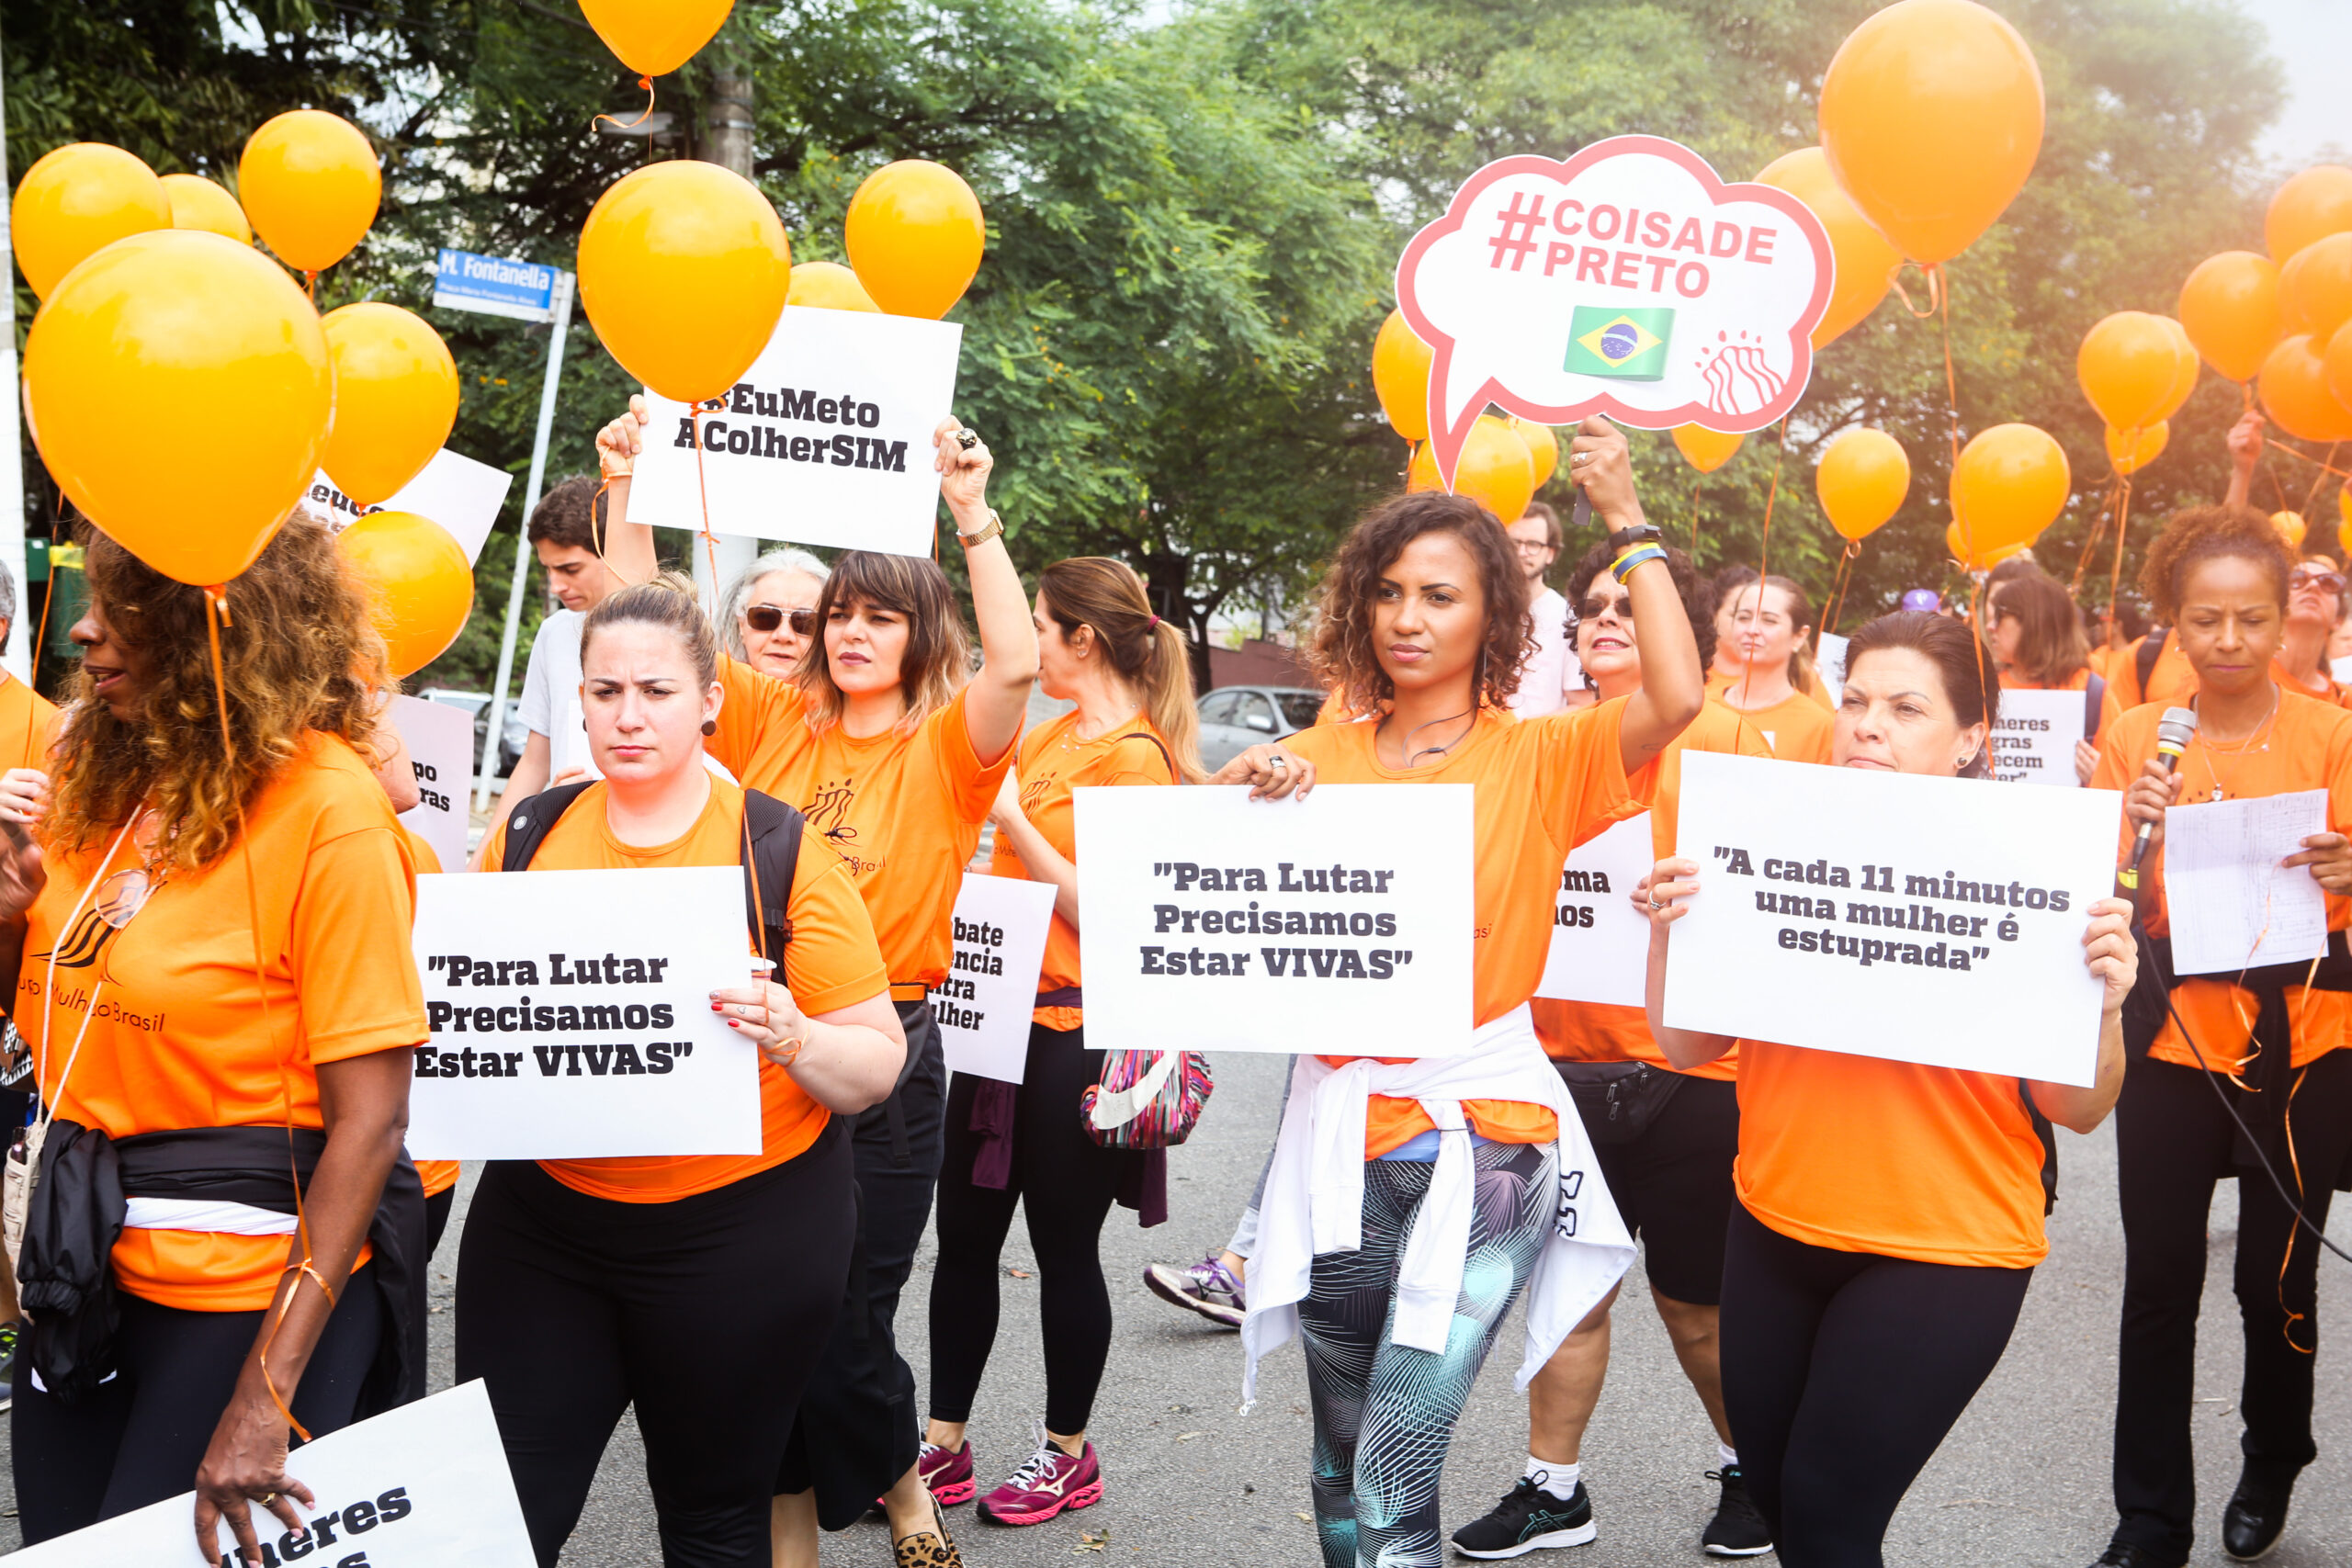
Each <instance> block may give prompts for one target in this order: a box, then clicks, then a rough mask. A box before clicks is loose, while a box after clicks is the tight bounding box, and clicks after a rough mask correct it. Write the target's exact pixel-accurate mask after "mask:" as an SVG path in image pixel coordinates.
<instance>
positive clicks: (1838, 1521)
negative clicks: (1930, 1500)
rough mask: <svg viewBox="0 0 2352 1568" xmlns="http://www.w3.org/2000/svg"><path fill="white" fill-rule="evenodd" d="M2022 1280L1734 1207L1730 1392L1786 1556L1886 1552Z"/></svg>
mask: <svg viewBox="0 0 2352 1568" xmlns="http://www.w3.org/2000/svg"><path fill="white" fill-rule="evenodd" d="M2032 1280H2033V1270H2032V1269H1971V1268H1962V1267H1960V1266H1957V1265H1954V1264H1949V1263H1918V1262H1914V1261H1912V1260H1910V1259H1907V1258H1882V1257H1879V1256H1877V1255H1876V1254H1873V1253H1868V1252H1836V1251H1832V1250H1831V1249H1829V1248H1828V1247H1811V1246H1808V1245H1806V1244H1805V1243H1804V1242H1801V1241H1792V1240H1791V1239H1790V1238H1789V1237H1787V1236H1784V1235H1781V1234H1780V1233H1779V1232H1777V1231H1774V1230H1771V1229H1770V1228H1769V1227H1767V1226H1766V1225H1764V1224H1762V1223H1761V1222H1759V1221H1758V1219H1757V1218H1756V1216H1755V1215H1753V1214H1751V1213H1748V1212H1747V1209H1746V1208H1745V1207H1744V1206H1737V1205H1736V1206H1735V1207H1734V1208H1733V1209H1732V1212H1731V1234H1730V1236H1729V1238H1728V1240H1727V1243H1726V1245H1725V1247H1724V1305H1723V1354H1724V1404H1725V1406H1726V1407H1727V1408H1728V1410H1729V1413H1730V1416H1731V1434H1732V1442H1733V1444H1734V1446H1735V1447H1736V1448H1737V1449H1738V1450H1739V1468H1740V1472H1741V1473H1742V1474H1743V1475H1744V1476H1745V1477H1746V1478H1747V1487H1748V1491H1749V1492H1750V1494H1751V1495H1754V1497H1755V1499H1756V1506H1758V1508H1760V1509H1761V1510H1763V1514H1764V1519H1765V1522H1766V1523H1767V1524H1769V1525H1770V1526H1771V1529H1772V1540H1773V1543H1774V1546H1775V1548H1776V1549H1777V1550H1778V1551H1779V1552H1780V1555H1781V1562H1783V1563H1785V1564H1787V1568H1878V1565H1879V1564H1880V1563H1882V1562H1884V1561H1885V1559H1884V1558H1883V1556H1882V1555H1881V1551H1880V1549H1881V1546H1882V1545H1883V1542H1884V1540H1885V1539H1886V1527H1887V1523H1888V1521H1889V1520H1891V1519H1893V1518H1894V1510H1895V1507H1896V1506H1898V1505H1899V1504H1900V1503H1901V1502H1902V1501H1903V1494H1904V1493H1905V1491H1907V1490H1909V1489H1910V1485H1911V1483H1912V1481H1913V1480H1914V1479H1915V1478H1916V1477H1917V1475H1918V1473H1919V1472H1920V1470H1921V1469H1922V1468H1924V1467H1925V1466H1926V1464H1927V1462H1928V1460H1929V1459H1930V1458H1931V1457H1933V1455H1934V1454H1935V1451H1936V1450H1937V1448H1938V1447H1939V1446H1940V1445H1941V1444H1942V1442H1943V1440H1944V1434H1945V1433H1947V1432H1949V1431H1951V1428H1952V1424H1953V1423H1954V1422H1956V1421H1958V1420H1959V1419H1960V1416H1961V1412H1962V1411H1963V1410H1966V1409H1967V1408H1968V1402H1969V1401H1970V1400H1972V1399H1973V1398H1974V1397H1975V1396H1976V1391H1977V1389H1978V1388H1979V1387H1981V1386H1982V1385H1983V1383H1984V1382H1985V1379H1986V1378H1987V1377H1989V1376H1991V1375H1992V1371H1993V1369H1994V1367H1995V1366H1996V1365H1997V1364H1998V1363H1999V1361H2000V1359H2001V1352H2002V1350H2003V1349H2004V1348H2007V1345H2008V1342H2009V1331H2010V1330H2011V1329H2013V1328H2015V1327H2016V1326H2017V1321H2018V1311H2019V1309H2020V1308H2022V1307H2023V1306H2024V1305H2025V1292H2026V1286H2027V1285H2029V1284H2030V1283H2031V1282H2032Z"/></svg>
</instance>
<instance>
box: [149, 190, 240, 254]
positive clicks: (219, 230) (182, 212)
mask: <svg viewBox="0 0 2352 1568" xmlns="http://www.w3.org/2000/svg"><path fill="white" fill-rule="evenodd" d="M164 195H165V196H166V197H170V198H171V203H172V227H173V228H175V229H204V230H209V231H211V232H212V233H215V234H219V235H220V236H221V237H222V238H224V239H230V240H234V241H236V242H237V243H239V244H241V245H250V244H252V243H254V227H253V225H252V224H250V223H248V222H246V221H245V209H243V208H242V207H239V206H238V205H237V198H236V197H233V196H231V195H230V194H229V193H228V192H227V191H225V190H223V189H221V188H220V186H217V185H215V184H213V183H212V182H211V181H210V180H208V179H206V178H205V177H204V176H203V175H164Z"/></svg>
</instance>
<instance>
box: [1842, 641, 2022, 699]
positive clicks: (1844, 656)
mask: <svg viewBox="0 0 2352 1568" xmlns="http://www.w3.org/2000/svg"><path fill="white" fill-rule="evenodd" d="M1820 640H1821V649H1820V651H1819V653H1817V654H1816V655H1815V657H1814V660H1813V667H1814V669H1815V671H1817V672H1818V673H1819V674H1820V676H1821V683H1822V684H1823V685H1824V686H1826V687H1827V688H1828V691H1829V700H1830V701H1831V702H1833V703H1834V702H1836V701H1837V700H1838V698H1839V697H1841V696H1843V695H1844V694H1845V692H1846V645H1847V644H1848V643H1849V642H1850V641H1851V640H1852V639H1851V638H1849V637H1839V636H1838V634H1837V633H1836V632H1823V633H1822V634H1821V639H1820ZM2007 701H2008V699H2007V697H2004V698H2003V699H2002V702H2003V704H2004V705H2007Z"/></svg>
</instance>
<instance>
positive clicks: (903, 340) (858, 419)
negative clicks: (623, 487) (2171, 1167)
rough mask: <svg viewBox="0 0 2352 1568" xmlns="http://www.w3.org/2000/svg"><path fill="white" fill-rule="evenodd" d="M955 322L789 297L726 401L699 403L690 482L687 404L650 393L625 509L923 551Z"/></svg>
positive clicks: (949, 394)
mask: <svg viewBox="0 0 2352 1568" xmlns="http://www.w3.org/2000/svg"><path fill="white" fill-rule="evenodd" d="M963 337H964V329H963V328H962V327H960V326H956V325H954V324H952V323H949V322H946V321H920V320H917V319H915V318H913V317H910V316H885V315H878V314H876V313H874V312H872V311H867V310H819V309H816V308H814V307H810V306H797V307H795V306H788V307H786V310H785V312H784V317H783V319H782V320H781V321H778V322H777V323H776V329H775V337H774V338H772V339H771V340H769V343H768V346H767V347H766V349H765V350H764V351H763V352H762V353H761V355H760V357H759V358H758V359H756V360H754V361H752V367H751V368H750V369H749V370H746V371H745V372H743V378H742V379H741V381H739V382H737V383H736V384H735V387H734V389H733V390H732V391H730V392H729V394H728V395H727V396H725V397H723V398H714V399H713V400H710V401H709V402H707V403H705V404H704V405H703V408H704V409H705V410H707V411H708V412H705V413H703V414H701V415H700V416H699V417H700V418H701V420H702V457H701V468H700V475H699V479H697V474H696V467H695V443H694V435H693V431H692V427H690V426H689V425H688V423H687V421H686V405H685V404H684V403H679V402H673V401H671V400H669V399H667V398H662V397H656V396H655V395H654V394H653V393H652V392H651V391H650V390H648V391H647V393H646V394H645V400H646V403H647V405H648V409H649V414H650V421H651V423H650V425H649V426H648V427H647V430H646V432H645V450H644V452H643V453H641V454H640V455H639V457H638V459H637V471H636V474H635V477H634V482H633V483H632V484H631V485H630V487H629V498H628V519H629V521H630V522H632V523H650V524H653V525H656V526H658V527H665V528H700V527H702V526H703V525H704V517H705V515H706V512H705V502H706V500H707V503H708V510H707V516H708V518H709V526H710V528H711V529H712V530H713V531H714V532H717V533H720V534H749V535H752V536H754V537H757V538H762V539H789V540H791V541H793V542H794V543H795V544H802V545H829V546H840V547H844V548H849V549H859V550H888V551H890V552H892V553H894V554H897V555H902V556H928V555H929V554H931V547H932V543H933V533H934V531H935V530H936V528H937V526H938V515H939V475H938V473H937V472H936V471H935V470H934V469H933V468H932V466H931V465H932V446H931V433H932V432H933V430H934V429H936V428H938V425H939V422H940V421H941V420H943V419H944V418H946V417H947V414H948V412H949V411H950V410H951V409H952V408H953V406H954V404H955V400H956V354H957V351H958V349H959V347H960V345H961V344H962V343H963Z"/></svg>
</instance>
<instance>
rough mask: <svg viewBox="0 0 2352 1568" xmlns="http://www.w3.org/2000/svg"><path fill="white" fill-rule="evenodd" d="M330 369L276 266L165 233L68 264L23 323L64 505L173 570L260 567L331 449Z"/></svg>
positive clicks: (220, 575) (186, 233) (44, 443)
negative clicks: (29, 322) (27, 324)
mask: <svg viewBox="0 0 2352 1568" xmlns="http://www.w3.org/2000/svg"><path fill="white" fill-rule="evenodd" d="M333 410H334V368H333V366H332V364H331V363H330V361H329V359H328V355H327V340H326V333H324V332H322V331H321V330H320V327H319V317H318V312H317V311H315V310H311V302H310V301H309V300H308V299H304V298H303V297H302V290H301V289H300V288H298V287H296V285H295V283H294V280H293V279H292V278H290V277H288V276H287V275H286V272H285V269H284V268H282V267H280V266H278V265H277V264H276V263H275V262H273V261H271V260H270V259H269V258H268V257H266V256H265V255H263V254H261V253H260V252H259V251H256V250H254V248H253V247H252V246H250V245H240V244H238V243H235V242H234V241H232V240H228V239H224V238H222V237H221V236H220V235H219V234H208V233H203V232H199V231H194V230H187V229H164V230H159V231H155V232H153V233H147V234H134V235H132V236H131V237H130V238H129V239H127V240H119V241H117V242H116V243H113V244H112V245H109V246H107V249H106V250H105V251H104V252H103V253H101V254H98V255H95V256H92V257H91V258H90V259H89V261H88V262H86V263H85V264H84V265H81V266H79V267H76V268H75V269H74V272H73V273H72V274H71V275H69V276H67V277H66V279H65V280H64V281H63V282H62V283H61V284H60V285H59V286H58V288H57V291H56V292H55V293H54V294H52V295H51V296H50V298H49V300H48V302H47V303H46V304H44V305H43V306H42V307H41V309H40V314H39V315H37V316H35V317H34V318H33V326H32V333H31V335H30V336H29V337H28V338H27V340H26V342H25V413H26V415H27V418H28V422H29V423H30V424H31V426H32V432H33V439H34V441H35V442H36V443H37V444H39V446H40V455H41V459H42V461H44V462H45V463H47V464H48V465H49V471H50V473H51V475H52V476H54V477H55V479H56V480H57V483H58V486H59V488H60V489H62V490H63V491H64V492H65V495H66V498H67V499H68V500H70V501H71V502H73V503H74V505H75V506H77V507H79V508H81V509H82V511H83V512H84V513H86V514H87V515H88V516H89V518H90V519H91V521H93V522H95V523H96V524H97V525H98V526H99V527H101V528H103V529H105V530H106V531H107V534H108V535H110V536H112V537H113V538H114V540H115V542H116V543H118V544H119V545H121V546H122V547H124V548H125V549H127V550H129V551H130V552H131V553H132V554H133V555H135V556H137V557H138V558H140V559H141V560H143V561H145V562H146V563H147V564H148V565H149V566H152V567H153V568H154V569H155V570H158V571H160V572H162V573H164V575H165V576H166V577H173V578H177V579H178V580H179V581H182V582H193V583H197V584H199V585H202V584H209V583H215V582H225V581H228V580H229V579H230V578H232V577H234V576H236V575H237V573H239V572H241V571H243V570H245V568H246V567H248V566H251V565H252V564H253V560H254V557H255V556H257V555H259V554H261V551H262V547H263V546H264V545H266V544H267V543H268V542H269V538H270V536H271V535H273V534H275V533H276V532H277V525H278V524H280V523H281V522H283V521H284V520H285V518H286V515H287V513H289V512H291V511H292V510H293V509H294V503H295V502H298V501H300V499H301V498H302V492H303V491H305V490H306V489H308V488H309V486H310V483H311V479H313V478H314V477H315V476H316V475H317V473H318V469H319V455H320V453H321V452H322V451H323V450H325V447H326V440H327V421H328V418H329V417H330V415H331V413H332V412H333Z"/></svg>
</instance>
